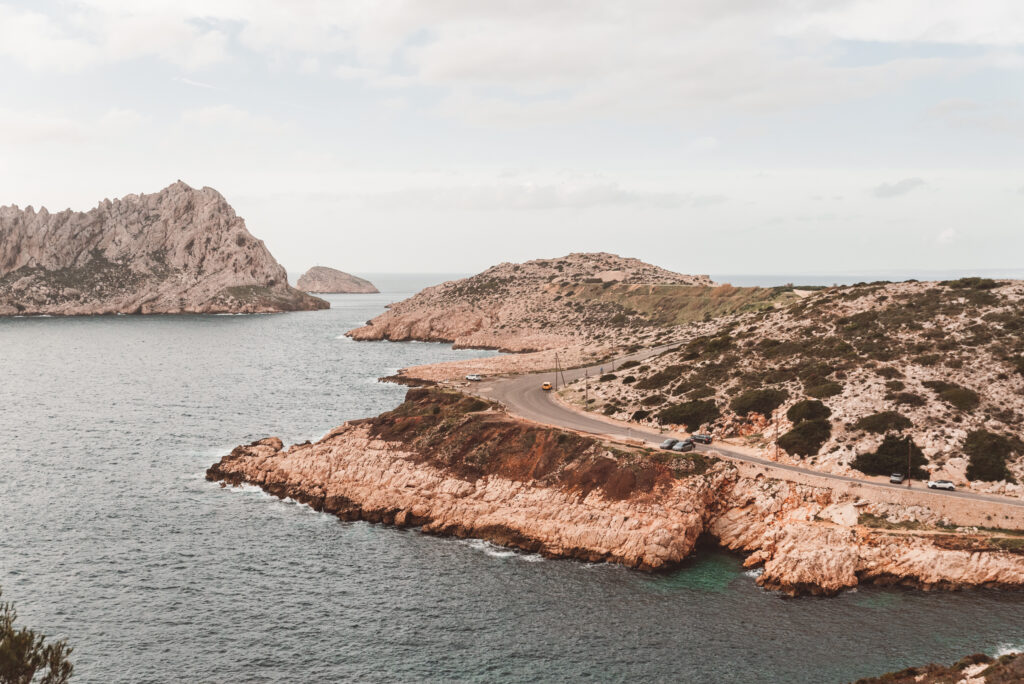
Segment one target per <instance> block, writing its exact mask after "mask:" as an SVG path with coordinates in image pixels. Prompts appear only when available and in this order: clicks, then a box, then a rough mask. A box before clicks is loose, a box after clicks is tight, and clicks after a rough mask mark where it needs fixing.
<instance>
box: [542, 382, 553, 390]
mask: <svg viewBox="0 0 1024 684" xmlns="http://www.w3.org/2000/svg"><path fill="white" fill-rule="evenodd" d="M540 388H541V389H542V390H544V391H545V392H547V391H549V390H550V389H551V383H550V382H545V383H544V384H543V385H541V386H540Z"/></svg>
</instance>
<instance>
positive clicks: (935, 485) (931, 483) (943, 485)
mask: <svg viewBox="0 0 1024 684" xmlns="http://www.w3.org/2000/svg"><path fill="white" fill-rule="evenodd" d="M928 489H945V490H946V491H947V492H952V491H953V490H955V489H956V485H955V484H953V483H952V482H950V481H949V480H928Z"/></svg>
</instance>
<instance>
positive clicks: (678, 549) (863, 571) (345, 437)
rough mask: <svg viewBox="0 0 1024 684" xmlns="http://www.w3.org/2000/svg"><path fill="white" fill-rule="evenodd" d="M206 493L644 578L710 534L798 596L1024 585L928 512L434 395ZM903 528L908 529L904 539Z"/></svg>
mask: <svg viewBox="0 0 1024 684" xmlns="http://www.w3.org/2000/svg"><path fill="white" fill-rule="evenodd" d="M207 478H208V479H210V480H215V481H222V482H224V483H226V484H232V485H238V484H242V483H251V484H255V485H258V486H260V487H262V488H263V489H265V490H266V491H268V492H269V493H271V494H273V495H275V496H279V497H291V498H293V499H296V500H298V501H300V502H304V503H307V504H309V505H310V506H312V507H313V508H315V509H317V510H321V511H324V512H327V513H331V514H334V515H337V516H338V517H340V518H342V519H345V520H367V521H372V522H384V523H390V524H395V525H399V526H417V527H421V528H422V530H423V531H425V532H428V533H435V534H449V535H456V536H460V537H477V538H481V539H486V540H489V541H492V542H495V543H498V544H503V545H507V546H512V547H517V548H520V549H524V550H528V551H532V552H537V553H541V554H544V555H546V556H549V557H562V558H579V559H584V560H588V561H610V562H616V563H622V564H624V565H627V566H629V567H634V568H640V569H651V570H653V569H661V568H670V567H672V566H674V565H676V564H678V563H680V562H681V561H682V560H683V559H685V558H686V557H687V556H688V555H689V554H690V553H691V552H692V551H693V548H694V545H695V544H696V541H697V539H698V538H699V537H700V536H701V535H702V534H710V535H712V536H714V537H715V538H717V539H718V540H719V542H720V543H721V544H722V545H724V546H726V547H728V548H730V549H733V550H737V551H741V552H743V553H745V554H747V560H746V565H747V566H749V567H755V566H762V567H763V569H764V571H763V573H762V574H761V575H760V576H759V578H758V582H759V583H760V584H761V585H762V586H765V587H768V588H774V589H780V590H783V591H786V592H789V593H793V594H798V593H821V594H833V593H836V592H838V591H841V590H843V589H845V588H850V587H853V586H856V585H857V584H858V583H860V582H882V583H901V584H907V585H912V586H917V587H922V588H928V589H930V588H961V587H972V586H993V587H1020V586H1022V585H1024V549H1022V544H1021V543H1020V542H1021V540H1022V538H1021V537H1019V536H1016V535H1015V533H1013V532H1000V531H988V532H977V533H973V534H968V533H963V532H955V531H952V530H951V529H950V527H951V526H950V522H949V521H948V520H939V519H938V518H937V516H935V515H934V514H933V513H931V512H929V511H926V510H915V511H907V510H905V507H904V508H903V509H901V507H898V506H893V505H891V504H885V503H872V502H866V501H861V500H855V499H854V498H853V497H852V496H850V495H849V494H846V493H837V492H833V491H831V490H829V489H824V488H818V487H814V486H809V485H806V484H798V483H793V482H786V481H782V480H776V479H770V478H765V477H759V476H749V475H744V474H742V473H741V472H740V471H739V470H738V469H737V468H736V467H735V466H734V465H733V464H731V463H729V462H727V461H724V460H719V459H717V458H714V457H710V456H708V455H707V454H694V453H692V452H691V453H686V454H675V453H671V452H660V451H652V450H649V449H644V448H639V447H632V446H629V445H623V444H610V443H606V442H601V441H599V440H596V439H593V438H590V437H585V436H581V435H577V434H573V433H569V432H564V431H561V430H556V429H552V428H547V427H542V426H537V425H533V424H529V423H526V422H523V421H519V420H516V419H513V418H511V417H509V416H508V415H507V414H505V413H504V412H503V411H502V410H501V409H500V407H498V406H496V405H493V404H489V403H487V402H484V401H481V400H479V399H476V398H473V397H469V396H466V395H463V394H460V393H457V392H451V391H446V390H441V389H437V388H431V389H422V388H416V389H411V390H410V391H409V392H408V394H407V397H406V401H405V402H404V403H403V404H402V405H401V406H399V407H398V408H397V409H395V410H394V411H390V412H387V413H384V414H382V415H381V416H378V417H377V418H372V419H366V420H359V421H352V422H349V423H346V424H344V425H342V426H340V427H338V428H336V429H334V430H332V431H331V432H330V433H329V434H328V435H327V436H325V437H324V438H323V439H321V440H320V441H319V442H316V443H308V442H307V443H305V444H298V445H295V446H292V447H290V448H288V449H285V448H284V445H283V444H282V443H281V441H280V440H279V439H277V438H268V439H263V440H259V441H257V442H253V443H252V444H249V445H247V446H240V447H237V448H236V449H234V450H233V451H232V452H231V454H230V455H228V456H225V457H224V458H223V459H221V461H220V462H219V463H217V464H215V465H213V466H212V467H211V468H210V469H209V471H208V472H207ZM908 516H910V517H911V519H913V520H914V523H915V524H914V525H909V526H908V525H903V524H901V521H903V520H906V519H908ZM880 521H881V524H880Z"/></svg>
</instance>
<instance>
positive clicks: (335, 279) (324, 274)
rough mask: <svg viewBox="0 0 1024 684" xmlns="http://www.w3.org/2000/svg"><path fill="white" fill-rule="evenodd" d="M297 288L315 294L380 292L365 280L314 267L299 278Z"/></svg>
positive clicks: (333, 269)
mask: <svg viewBox="0 0 1024 684" xmlns="http://www.w3.org/2000/svg"><path fill="white" fill-rule="evenodd" d="M295 287H297V288H298V289H300V290H302V291H303V292H312V293H313V294H373V293H375V292H380V290H378V289H377V288H376V287H375V286H374V284H373V283H371V282H370V281H369V280H366V279H365V278H360V277H358V276H354V275H352V274H351V273H345V272H344V271H339V270H337V269H335V268H328V267H327V266H314V267H313V268H311V269H309V270H308V271H306V272H305V273H303V274H302V277H301V278H299V282H297V283H295Z"/></svg>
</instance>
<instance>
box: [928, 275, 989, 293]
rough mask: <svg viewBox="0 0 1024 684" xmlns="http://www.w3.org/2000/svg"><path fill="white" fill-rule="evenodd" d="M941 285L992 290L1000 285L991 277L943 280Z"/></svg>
mask: <svg viewBox="0 0 1024 684" xmlns="http://www.w3.org/2000/svg"><path fill="white" fill-rule="evenodd" d="M939 285H945V286H946V287H951V288H953V289H954V290H991V289H994V288H997V287H999V283H998V282H997V281H995V280H992V279H991V278H978V277H977V276H973V277H970V278H960V279H958V280H943V281H942V282H941V283H939Z"/></svg>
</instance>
